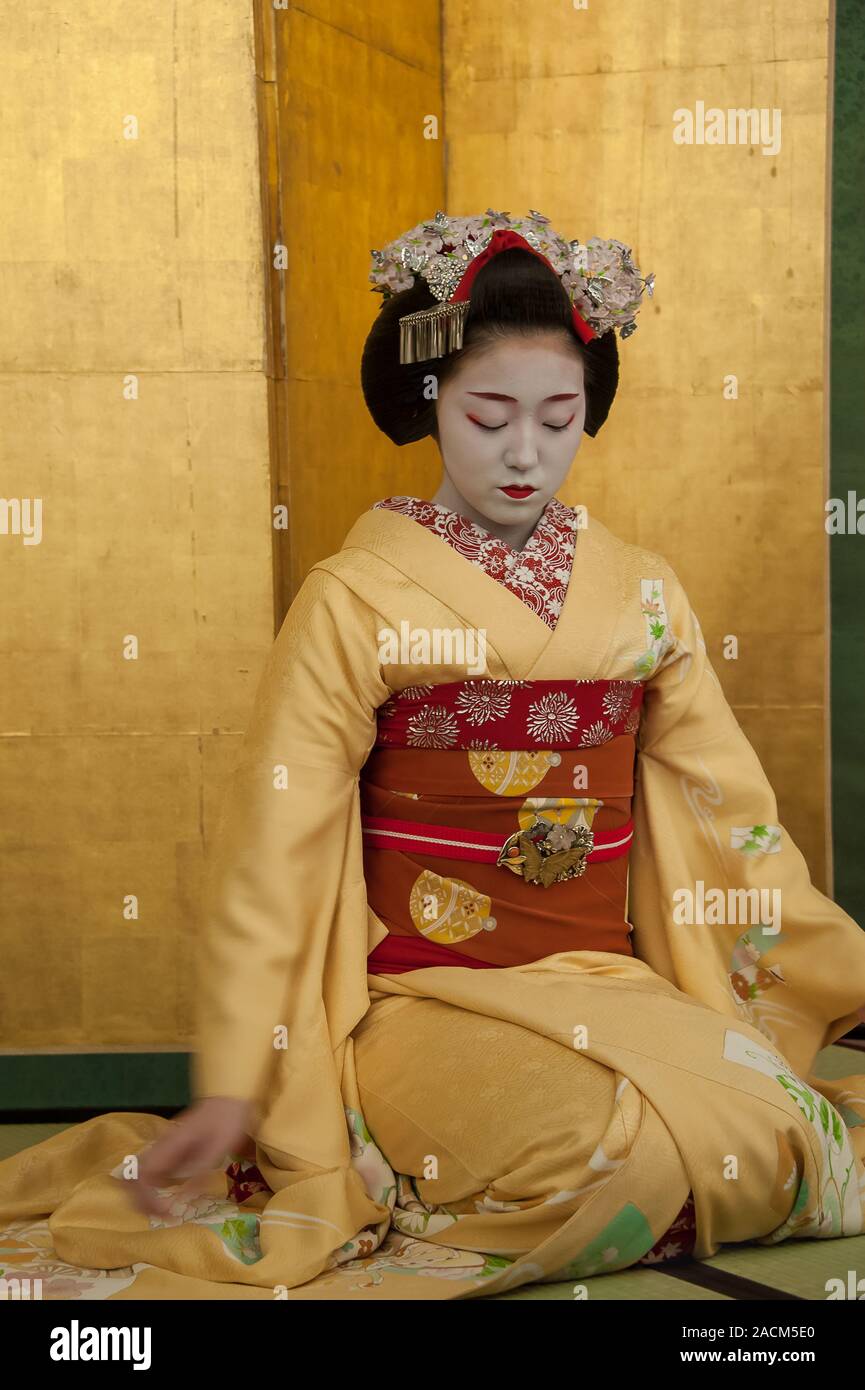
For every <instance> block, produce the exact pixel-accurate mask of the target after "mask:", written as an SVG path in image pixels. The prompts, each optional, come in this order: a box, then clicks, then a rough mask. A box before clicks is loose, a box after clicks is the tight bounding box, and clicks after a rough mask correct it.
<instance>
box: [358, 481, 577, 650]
mask: <svg viewBox="0 0 865 1390" xmlns="http://www.w3.org/2000/svg"><path fill="white" fill-rule="evenodd" d="M375 507H386V508H387V509H388V510H389V511H392V512H401V513H402V514H403V516H408V517H411V519H412V520H413V521H417V522H418V523H419V524H420V525H421V526H425V527H426V528H427V530H429V531H432V532H433V534H434V535H436V536H439V537H440V538H441V540H443V541H446V542H447V544H448V545H450V546H452V548H453V549H454V550H455V551H456V552H457V554H458V555H462V557H463V559H465V560H468V561H469V562H470V563H471V564H473V565H477V566H478V567H479V569H482V570H483V571H484V574H488V575H489V577H490V579H495V580H497V581H498V583H499V584H502V585H503V586H504V588H506V589H508V590H509V591H510V593H512V594H514V595H515V596H516V598H518V599H520V600H521V601H522V602H523V603H524V604H526V606H527V607H528V608H530V609H531V610H532V612H533V613H536V614H537V615H538V617H539V618H542V619H543V621H544V622H545V623H546V624H547V626H548V627H550V628H555V626H556V623H557V622H558V618H559V614H560V613H561V611H562V605H563V604H564V601H565V594H566V593H567V590H568V581H569V580H570V577H571V566H572V564H573V559H574V550H575V549H576V541H577V529H578V522H579V517H578V515H577V513H576V512H575V511H574V509H573V507H568V506H566V505H565V503H564V502H560V501H559V499H558V497H552V498H551V499H550V501H549V502H548V503H547V505H546V507H545V508H544V510H543V513H542V514H541V518H540V520H539V522H538V524H537V526H536V527H535V529H534V531H533V532H532V534H531V535H530V536H529V539H528V540H527V542H526V545H525V548H524V549H523V550H514V548H513V546H511V545H508V542H507V541H503V540H500V539H499V537H498V536H492V535H490V533H489V531H485V530H484V528H483V527H482V526H478V525H476V523H475V522H473V521H469V520H467V518H466V517H464V516H461V515H460V514H459V512H453V511H451V509H450V508H449V507H443V506H442V505H441V504H440V503H439V502H425V501H423V500H422V499H421V498H420V497H386V498H384V500H383V501H381V502H376V503H375ZM375 507H374V508H373V510H375Z"/></svg>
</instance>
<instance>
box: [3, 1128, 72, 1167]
mask: <svg viewBox="0 0 865 1390" xmlns="http://www.w3.org/2000/svg"><path fill="white" fill-rule="evenodd" d="M62 1129H69V1125H64V1124H50V1125H0V1159H4V1158H11V1157H12V1155H13V1154H17V1153H20V1152H21V1150H22V1149H29V1148H30V1146H31V1145H32V1144H41V1143H42V1140H43V1139H50V1138H51V1136H52V1135H54V1134H59V1133H60V1131H61V1130H62Z"/></svg>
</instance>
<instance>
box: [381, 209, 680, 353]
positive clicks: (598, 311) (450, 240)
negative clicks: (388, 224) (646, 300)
mask: <svg viewBox="0 0 865 1390" xmlns="http://www.w3.org/2000/svg"><path fill="white" fill-rule="evenodd" d="M511 247H521V248H522V249H523V250H527V251H531V252H532V254H533V255H536V256H538V257H539V258H540V259H541V260H542V261H544V262H545V263H546V264H547V265H548V266H549V267H550V268H551V270H553V271H554V272H555V273H556V275H558V277H559V279H560V280H561V282H562V284H563V286H564V288H565V290H566V291H567V294H568V298H569V299H570V301H571V306H572V312H573V325H574V331H575V333H576V334H577V336H578V337H579V338H580V340H581V341H582V342H584V343H588V342H591V341H592V339H593V338H597V337H601V336H602V335H603V334H604V333H609V332H610V331H615V330H617V329H618V332H619V336H620V337H621V338H628V337H630V335H631V334H632V333H634V332H636V329H637V324H636V321H635V320H636V315H637V312H638V311H639V308H640V305H641V301H642V298H643V291H644V290H645V291H646V292H647V293H648V294H649V296H650V297H651V295H652V294H653V292H654V286H655V276H654V274H651V275H647V276H646V277H645V278H644V277H643V276H641V274H640V271H639V269H638V267H637V266H636V265H635V264H634V261H633V258H632V255H631V248H630V247H629V246H625V245H624V243H623V242H621V241H616V240H615V239H613V238H611V239H608V240H604V239H603V238H601V237H590V238H589V240H588V242H587V243H586V245H585V246H581V245H580V243H579V241H577V240H571V241H565V239H564V238H563V237H562V236H560V235H559V234H558V232H556V231H554V230H553V228H552V227H551V226H550V219H549V218H548V217H545V216H544V215H543V213H540V212H537V211H536V210H535V209H534V208H532V209H530V211H529V215H528V217H511V216H510V214H509V213H507V212H496V211H494V209H492V208H487V210H486V212H485V213H484V215H483V216H477V217H448V216H447V214H446V213H444V212H442V211H438V212H436V215H435V217H434V218H433V219H432V221H427V222H419V223H418V225H417V226H416V227H412V228H411V229H410V231H408V232H404V233H403V235H402V236H399V237H397V238H396V240H395V241H391V242H389V243H388V244H387V246H385V247H383V248H382V250H381V251H372V252H371V253H370V254H371V256H372V270H371V271H370V275H369V278H370V280H371V281H372V282H373V284H372V290H373V292H374V293H375V292H378V293H381V294H383V295H384V296H385V298H386V299H389V298H391V297H392V296H393V295H395V294H399V293H400V291H401V290H407V289H411V287H412V285H414V284H416V283H417V281H418V280H419V279H423V280H425V281H426V283H427V284H428V285H429V287H430V290H431V292H432V294H433V295H434V296H435V298H436V299H437V300H438V301H439V303H438V304H436V305H433V307H432V308H430V309H422V310H419V311H418V312H417V313H414V314H404V315H403V316H402V318H401V319H400V321H399V324H400V362H425V361H427V360H428V359H429V358H433V357H444V356H446V354H447V353H449V352H454V351H455V350H456V349H458V348H461V347H462V345H463V334H464V331H465V322H466V317H467V315H468V308H469V300H470V294H471V286H472V284H473V282H474V278H475V275H476V274H477V273H478V271H479V270H480V269H481V268H482V266H484V265H486V263H487V261H489V260H491V259H492V257H493V256H495V255H498V253H499V252H500V251H506V250H509V249H510V248H511Z"/></svg>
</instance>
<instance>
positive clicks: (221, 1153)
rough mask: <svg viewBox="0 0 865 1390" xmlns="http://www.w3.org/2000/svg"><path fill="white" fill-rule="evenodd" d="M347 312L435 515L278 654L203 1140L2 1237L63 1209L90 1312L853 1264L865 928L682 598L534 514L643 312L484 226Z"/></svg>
mask: <svg viewBox="0 0 865 1390" xmlns="http://www.w3.org/2000/svg"><path fill="white" fill-rule="evenodd" d="M370 278H371V279H372V280H373V282H374V286H375V288H377V289H379V290H381V291H383V294H384V302H383V303H382V305H381V309H380V312H379V315H378V318H377V320H376V322H375V324H374V325H373V328H372V330H371V332H370V335H369V338H368V341H367V344H366V348H365V351H364V357H363V364H362V381H363V388H364V395H365V399H366V401H367V405H368V407H369V409H370V411H371V414H372V416H373V419H374V420H375V422H376V424H377V425H379V427H380V428H381V429H382V430H384V432H385V433H386V434H387V435H388V437H389V438H390V439H391V440H393V442H394V443H396V444H405V443H408V442H410V441H413V440H417V439H421V438H423V437H424V436H426V435H429V434H431V435H432V436H433V437H434V438H435V439H436V441H437V444H438V447H439V450H440V452H441V455H442V466H443V476H442V481H441V485H440V487H439V489H438V491H437V493H436V494H435V496H434V497H433V498H432V499H431V500H429V501H426V500H423V499H419V498H414V497H404V496H393V497H389V498H386V499H383V500H382V501H380V502H378V503H377V504H376V505H375V506H374V507H373V508H372V509H371V510H370V511H368V512H367V513H365V514H364V515H363V516H361V517H360V518H359V520H358V521H357V523H356V524H355V526H354V527H353V528H352V530H351V531H350V533H349V535H348V537H347V538H346V541H345V543H344V545H343V548H342V549H341V550H340V551H339V552H338V554H336V555H334V556H332V557H330V558H328V559H326V560H323V561H321V562H320V563H319V564H317V565H315V566H314V567H313V569H312V571H311V572H310V574H309V576H308V577H307V579H306V581H305V583H304V584H303V586H302V588H301V590H300V592H299V594H298V596H297V598H296V599H295V601H294V603H293V605H292V607H291V609H290V611H289V613H288V615H287V617H286V619H285V622H284V623H283V625H282V628H281V630H280V632H279V635H278V637H277V639H276V641H275V643H274V646H273V649H272V651H271V654H270V657H269V660H268V663H267V666H266V669H265V671H264V674H263V676H262V679H261V683H260V686H259V690H258V694H257V698H256V703H255V708H254V712H253V717H252V720H251V724H250V728H249V731H248V733H247V735H246V739H245V742H244V749H243V754H242V756H241V758H240V761H239V764H238V767H237V768H236V770H235V773H234V778H233V782H232V786H231V789H230V795H229V796H228V797H227V799H226V803H225V809H224V815H223V820H222V824H221V827H220V834H219V837H218V842H217V845H216V848H215V851H214V854H213V865H212V871H211V875H210V882H209V890H208V901H207V912H206V920H205V929H204V932H203V935H202V944H201V962H200V973H199V1036H198V1050H197V1053H196V1058H195V1096H196V1101H195V1104H194V1105H193V1106H192V1107H191V1109H190V1110H189V1111H187V1112H186V1113H185V1114H184V1115H182V1116H181V1117H180V1119H179V1120H178V1121H177V1122H175V1123H171V1124H170V1123H169V1122H167V1121H165V1120H161V1119H159V1118H158V1117H155V1116H129V1115H110V1116H102V1117H99V1119H97V1120H94V1121H91V1122H89V1124H88V1125H82V1126H78V1127H76V1128H75V1129H74V1130H70V1131H67V1132H66V1133H65V1134H63V1135H60V1136H57V1138H56V1139H54V1140H50V1141H48V1142H47V1143H45V1144H42V1145H40V1146H38V1147H37V1148H36V1149H33V1150H30V1151H29V1163H28V1170H29V1171H28V1175H27V1183H26V1184H25V1183H24V1181H23V1174H22V1165H21V1162H20V1160H17V1159H12V1160H9V1161H8V1162H7V1163H6V1164H4V1165H0V1215H3V1216H5V1217H6V1218H17V1219H18V1224H17V1226H16V1228H15V1229H16V1231H17V1234H18V1236H19V1237H20V1236H21V1230H22V1222H21V1218H22V1216H23V1215H25V1214H26V1213H30V1214H31V1215H32V1214H36V1213H38V1212H52V1213H53V1215H52V1217H51V1222H50V1231H51V1236H52V1239H53V1246H54V1255H55V1258H60V1259H61V1260H63V1261H65V1262H66V1264H65V1265H64V1270H65V1272H66V1277H67V1280H68V1277H69V1272H68V1271H69V1266H88V1267H90V1269H89V1274H90V1275H91V1276H92V1275H93V1274H94V1271H96V1272H99V1271H108V1270H110V1272H111V1274H112V1275H114V1276H115V1285H116V1284H117V1283H118V1282H119V1284H120V1287H119V1288H117V1287H115V1286H114V1285H113V1286H112V1290H111V1291H110V1292H109V1293H107V1294H106V1296H110V1297H117V1298H123V1297H124V1296H126V1297H136V1298H141V1297H190V1298H198V1297H215V1296H219V1295H220V1292H222V1296H225V1292H226V1291H224V1290H220V1288H219V1287H218V1286H224V1285H225V1284H230V1285H232V1286H234V1287H233V1288H232V1290H231V1295H232V1296H245V1297H273V1295H274V1290H279V1294H280V1296H282V1297H287V1298H338V1299H353V1298H387V1299H392V1298H422V1299H438V1298H456V1297H464V1298H465V1297H476V1296H479V1295H483V1294H486V1293H498V1292H502V1291H504V1290H506V1289H512V1288H514V1287H516V1286H518V1285H520V1284H525V1283H530V1282H535V1281H553V1280H581V1279H584V1278H586V1277H589V1276H592V1275H596V1274H601V1273H605V1272H608V1271H613V1270H620V1269H623V1268H626V1267H628V1266H631V1265H635V1264H638V1263H654V1262H657V1261H660V1260H664V1259H667V1258H670V1257H674V1256H678V1255H682V1254H687V1253H692V1254H693V1255H695V1256H696V1257H697V1258H698V1259H699V1258H706V1257H708V1256H710V1255H712V1254H713V1253H715V1252H716V1251H717V1250H718V1249H719V1247H720V1245H721V1244H722V1243H725V1242H741V1241H759V1242H763V1243H775V1242H779V1241H782V1240H785V1239H789V1238H803V1237H837V1236H845V1235H852V1234H856V1233H858V1232H860V1231H861V1230H862V1229H863V1210H865V1208H863V1203H865V1198H863V1186H865V1099H863V1096H865V1077H860V1078H846V1079H845V1080H844V1081H843V1082H835V1083H833V1082H828V1081H825V1080H822V1079H818V1078H816V1077H814V1076H812V1075H811V1069H812V1065H813V1062H814V1058H815V1055H816V1053H817V1051H818V1050H819V1049H820V1048H822V1047H824V1046H826V1045H828V1044H829V1043H831V1042H833V1041H834V1040H835V1039H837V1038H839V1037H840V1036H842V1035H843V1034H844V1033H845V1032H847V1031H848V1030H849V1029H850V1028H851V1027H853V1026H854V1025H855V1024H856V1022H857V1018H858V1019H861V1018H863V1017H865V1009H863V1005H865V934H863V933H862V931H861V930H860V929H859V927H858V926H857V925H856V923H854V922H853V921H852V920H851V919H850V918H849V917H848V916H847V915H846V914H845V913H844V912H843V911H842V910H841V908H840V907H838V906H837V905H836V904H834V903H833V902H831V901H830V900H829V899H828V898H826V897H825V896H824V895H823V894H821V893H820V892H819V891H818V890H817V889H816V888H815V887H814V886H813V885H812V884H811V882H810V879H809V876H808V871H807V868H806V865H805V862H804V860H803V857H802V855H801V854H800V853H799V851H798V850H797V849H796V847H795V845H794V844H793V843H792V842H791V841H790V838H789V836H788V835H787V834H786V832H785V831H784V829H783V827H782V826H781V825H779V824H778V815H777V808H776V803H775V798H774V796H773V793H772V790H771V788H770V786H769V784H768V782H767V780H766V777H765V775H764V773H763V771H762V769H761V767H760V764H759V762H758V760H757V758H756V756H755V754H754V752H753V750H752V748H751V746H750V744H749V743H748V741H747V739H746V738H745V736H744V734H743V733H742V731H741V730H740V728H739V726H738V724H737V722H736V720H735V718H734V716H733V714H732V712H731V710H730V708H729V706H728V704H727V702H726V700H725V698H724V695H723V693H722V690H721V687H720V684H719V682H718V679H717V676H716V675H715V672H714V671H713V669H712V665H711V663H710V660H709V657H708V653H707V650H706V646H705V643H704V641H703V639H702V636H701V632H700V626H699V623H698V621H697V619H696V617H695V615H694V614H693V612H692V611H691V607H690V604H689V602H688V598H687V595H686V593H685V591H684V589H683V588H682V585H681V584H680V582H679V580H678V578H677V577H676V575H675V573H674V571H673V570H672V569H671V568H670V566H669V564H668V563H667V562H666V561H665V560H664V559H662V558H661V557H660V556H659V555H657V554H654V553H652V552H649V551H645V550H642V549H640V548H639V547H637V546H633V545H628V544H625V543H623V542H621V541H619V540H617V539H616V538H615V537H614V536H613V535H612V534H611V532H610V531H609V530H607V528H606V527H605V526H604V525H603V524H602V523H601V522H600V521H599V520H598V519H597V518H595V517H593V516H592V517H589V516H588V515H587V513H586V512H585V509H582V508H580V509H574V508H571V507H569V506H567V505H565V504H564V503H563V502H562V501H561V500H560V499H559V498H558V496H557V493H558V491H559V489H560V488H561V487H562V485H563V484H564V483H565V481H566V479H567V476H568V473H569V470H570V467H571V464H572V463H573V460H574V457H575V455H576V453H577V451H578V449H579V447H580V444H581V441H582V437H583V435H584V434H588V435H589V436H591V437H594V436H595V435H596V434H597V432H598V430H599V429H600V427H601V426H602V424H603V423H604V421H605V419H606V417H607V414H608V412H609V410H610V406H611V404H612V400H613V397H614V395H615V391H616V386H617V380H618V351H617V346H616V333H617V331H618V333H619V335H620V336H621V337H622V338H623V339H624V338H626V337H627V336H628V335H629V334H630V333H631V332H633V330H634V328H635V326H636V324H635V315H636V313H637V311H638V309H639V307H640V303H641V299H642V296H643V292H644V290H646V289H647V290H648V291H649V292H650V293H651V289H652V282H651V277H649V279H647V280H644V279H642V278H641V277H640V275H639V273H638V271H637V268H636V267H635V266H634V264H633V262H632V260H631V257H630V252H629V251H628V249H627V248H626V247H624V246H622V244H621V243H619V242H615V241H612V242H604V241H598V240H596V239H593V240H592V241H590V242H589V243H588V245H587V247H580V245H579V244H578V243H577V242H570V243H568V242H566V241H565V240H564V239H563V238H561V237H560V236H558V235H557V234H556V233H555V232H553V230H552V229H551V228H550V226H549V223H548V220H547V219H546V218H544V217H542V216H541V215H540V214H538V213H532V214H531V215H530V216H529V217H528V218H526V219H511V218H510V217H508V216H507V215H506V214H503V213H495V212H493V211H489V212H488V213H487V214H486V215H485V216H483V217H477V218H463V219H456V218H452V219H448V218H447V217H445V216H444V214H442V213H437V214H436V217H435V219H434V220H433V221H432V222H430V223H425V224H420V225H419V226H418V227H416V228H413V229H412V230H411V231H410V232H408V233H406V234H405V235H404V236H403V237H401V238H399V239H398V240H397V241H395V242H393V243H391V244H390V245H389V246H388V247H386V248H385V249H384V251H382V252H374V253H373V270H372V274H371V276H370ZM132 1159H135V1160H136V1161H135V1162H130V1160H132ZM183 1177H186V1178H187V1182H186V1184H185V1185H184V1186H180V1185H179V1184H180V1180H181V1178H183ZM128 1178H131V1179H132V1183H131V1185H129V1184H128V1185H127V1186H128V1189H129V1190H127V1191H124V1190H123V1187H124V1180H125V1179H128ZM190 1182H191V1183H192V1189H190V1186H189V1184H190ZM130 1196H131V1197H132V1198H133V1201H132V1202H130V1201H129V1197H130ZM23 1224H26V1223H23ZM25 1263H26V1262H25ZM117 1266H124V1267H125V1268H124V1269H120V1270H118V1269H117ZM30 1267H31V1266H30V1265H28V1268H30ZM119 1276H123V1277H125V1278H127V1282H126V1283H124V1282H123V1278H120V1277H119ZM88 1296H93V1295H92V1293H91V1294H89V1295H88Z"/></svg>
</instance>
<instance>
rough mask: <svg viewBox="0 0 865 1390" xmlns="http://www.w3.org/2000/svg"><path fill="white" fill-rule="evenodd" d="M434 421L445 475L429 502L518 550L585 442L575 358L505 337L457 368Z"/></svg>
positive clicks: (542, 337)
mask: <svg viewBox="0 0 865 1390" xmlns="http://www.w3.org/2000/svg"><path fill="white" fill-rule="evenodd" d="M436 414H437V419H438V431H439V448H440V450H441V455H442V463H443V465H444V477H443V478H442V483H441V486H440V487H439V490H438V492H437V493H436V494H435V496H434V497H433V499H432V500H433V501H434V502H439V503H441V504H442V505H443V506H445V507H450V508H451V509H452V510H453V511H456V512H460V513H461V515H463V516H465V517H467V518H468V519H469V521H474V522H477V523H478V524H479V525H480V526H483V527H484V528H485V529H486V530H487V531H489V532H491V533H492V534H493V535H496V536H499V537H501V538H502V539H503V540H506V541H508V542H509V544H511V545H514V546H516V547H517V548H518V549H520V548H522V546H523V545H524V544H525V541H526V540H528V538H529V536H530V535H531V534H532V531H533V530H534V529H535V526H536V525H537V522H538V520H539V518H540V516H541V513H542V512H543V510H544V507H545V506H546V505H547V503H548V502H549V500H550V498H551V497H553V496H555V494H556V492H557V490H558V489H559V487H561V485H562V483H563V482H564V480H565V478H566V477H567V475H568V470H569V469H570V466H571V464H572V463H573V461H574V457H575V455H576V452H577V450H578V449H579V447H580V441H581V439H582V437H583V425H584V423H585V419H586V395H585V385H584V381H583V363H582V360H581V359H580V357H579V356H578V355H577V352H576V351H575V349H574V348H573V347H569V346H568V344H567V343H566V342H564V341H563V340H562V339H561V338H560V337H559V336H558V335H554V334H537V335H534V336H532V337H530V338H529V337H526V338H524V337H518V336H511V337H508V338H504V339H502V340H500V341H498V342H496V343H495V345H494V346H492V347H490V348H489V349H487V350H485V351H483V352H482V353H479V354H478V355H477V356H473V357H469V358H467V359H466V361H465V363H464V364H461V365H460V366H459V367H458V369H457V370H456V371H455V372H454V374H453V376H452V377H450V378H449V379H448V380H447V381H446V382H445V383H444V385H443V386H442V388H441V391H440V393H439V398H438V404H437V411H436Z"/></svg>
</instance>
